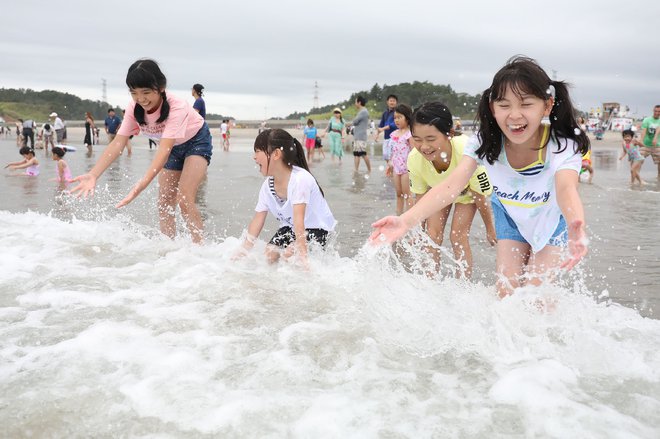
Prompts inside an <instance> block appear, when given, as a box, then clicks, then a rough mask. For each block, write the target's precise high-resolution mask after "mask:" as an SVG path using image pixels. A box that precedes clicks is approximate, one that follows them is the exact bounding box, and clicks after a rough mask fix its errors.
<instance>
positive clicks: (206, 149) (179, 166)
mask: <svg viewBox="0 0 660 439" xmlns="http://www.w3.org/2000/svg"><path fill="white" fill-rule="evenodd" d="M212 154H213V144H212V143H211V132H210V131H209V126H208V125H207V124H206V122H204V125H202V127H201V128H200V129H199V131H197V134H195V135H194V136H193V137H192V138H191V139H190V140H188V141H187V142H184V143H181V144H180V145H174V147H173V148H172V151H170V157H169V158H168V159H167V163H165V169H169V170H170V171H181V170H183V162H184V161H185V160H186V157H188V156H191V155H201V156H202V157H204V158H205V159H206V161H207V163H208V164H211V155H212Z"/></svg>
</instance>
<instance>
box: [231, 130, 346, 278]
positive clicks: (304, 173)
mask: <svg viewBox="0 0 660 439" xmlns="http://www.w3.org/2000/svg"><path fill="white" fill-rule="evenodd" d="M254 161H255V162H256V163H257V165H258V166H259V171H260V172H261V174H262V175H264V176H265V177H267V178H266V180H265V181H264V183H263V184H262V185H261V190H260V191H259V201H258V202H257V207H256V208H255V210H256V213H255V215H254V218H252V221H251V222H250V224H249V225H248V230H247V237H246V239H245V241H244V243H243V251H246V250H249V249H251V248H252V247H253V246H254V241H255V240H256V239H257V237H258V236H259V233H261V230H262V229H263V227H264V223H265V221H266V215H267V214H268V212H270V213H272V214H273V215H274V216H275V217H277V219H278V220H279V222H280V228H279V229H278V231H277V232H276V233H275V235H274V236H273V237H272V238H271V240H270V242H269V243H268V245H267V246H266V257H267V258H268V261H269V262H271V263H273V262H276V261H277V260H278V259H279V257H280V250H281V249H284V257H285V258H289V257H291V256H293V255H294V254H295V255H296V257H297V258H298V261H299V262H300V263H301V264H302V265H303V266H305V267H306V266H307V242H308V241H316V242H317V243H319V244H321V246H325V244H326V239H327V236H328V232H331V231H333V230H334V228H335V225H336V224H337V221H335V218H334V217H333V216H332V212H331V211H330V207H329V206H328V203H327V202H326V200H325V198H324V196H323V191H322V190H321V187H320V186H319V185H318V183H317V181H316V179H315V178H314V176H313V175H312V174H310V172H309V168H308V167H307V162H306V160H305V151H304V150H303V146H302V145H301V144H300V142H299V141H298V140H296V139H294V138H293V137H292V136H291V135H290V134H289V133H288V132H286V131H284V130H281V129H271V130H265V131H263V132H261V133H260V134H259V135H258V136H257V138H256V139H255V141H254Z"/></svg>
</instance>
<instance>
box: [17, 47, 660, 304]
mask: <svg viewBox="0 0 660 439" xmlns="http://www.w3.org/2000/svg"><path fill="white" fill-rule="evenodd" d="M126 85H127V86H128V88H129V91H130V94H131V96H132V101H131V102H130V103H129V104H128V105H127V108H126V110H125V112H124V113H123V117H121V118H120V117H118V116H117V115H116V113H115V110H114V109H109V110H108V115H107V117H106V119H105V121H104V125H105V132H106V135H107V137H108V141H109V143H108V146H107V147H106V148H105V150H104V152H103V154H101V156H100V158H99V159H98V160H97V162H96V164H95V165H94V166H93V167H92V168H91V169H90V170H89V171H88V172H87V173H85V174H83V175H79V176H77V177H75V178H73V177H72V175H71V171H70V168H69V166H68V164H67V163H66V161H65V160H64V156H65V154H66V152H67V146H66V125H65V123H64V121H63V120H62V119H61V118H60V117H59V116H58V114H57V113H55V112H53V113H51V114H50V118H51V121H52V125H51V124H50V123H49V124H45V125H44V126H43V127H42V130H41V131H40V133H39V134H38V138H39V140H40V141H41V142H42V147H43V148H45V150H46V153H48V150H49V148H50V151H51V153H52V158H53V160H55V161H56V162H57V166H56V169H57V176H56V177H57V178H56V180H57V181H58V182H60V184H67V183H73V184H75V186H74V187H72V188H71V193H72V194H75V195H77V196H83V197H87V196H90V195H93V194H94V191H95V187H96V183H97V181H98V179H99V178H100V177H101V175H102V174H103V172H104V171H105V170H106V169H107V168H108V167H109V166H110V165H111V164H112V163H113V162H114V160H116V159H117V157H119V155H120V154H122V152H123V150H124V149H125V148H126V149H127V152H128V155H130V154H131V153H132V150H131V147H130V140H131V138H132V137H133V136H136V135H139V134H142V135H145V136H147V137H148V138H149V142H150V143H149V147H150V148H151V147H152V146H154V147H155V148H156V152H155V155H154V157H153V159H152V161H151V164H150V165H149V167H148V168H147V169H146V170H145V172H144V174H143V176H142V177H141V178H140V179H139V180H138V182H137V183H136V184H135V185H134V186H133V187H132V189H131V190H130V191H129V192H128V194H126V196H125V197H124V198H123V199H122V200H121V201H120V202H119V203H118V204H117V205H116V207H118V208H120V207H123V206H126V205H127V204H129V203H130V202H132V201H133V200H134V199H135V198H136V197H137V196H139V195H140V193H141V192H142V191H143V190H144V189H146V188H147V187H148V186H149V184H150V183H151V182H152V181H153V180H154V179H156V178H157V179H158V183H159V193H158V201H157V205H158V206H157V207H158V215H159V225H160V230H161V232H162V233H163V234H165V235H167V236H169V237H172V238H173V237H174V236H175V235H176V221H175V211H176V208H177V207H178V208H179V211H180V213H181V215H182V217H183V219H184V221H185V223H186V226H187V228H188V231H189V233H190V236H191V238H192V241H193V242H195V243H202V241H203V229H204V227H203V221H202V216H201V215H200V212H199V208H198V206H197V205H196V203H195V200H196V195H197V191H198V189H199V186H200V184H201V183H202V181H203V180H204V179H205V177H206V173H207V168H208V166H209V164H210V161H211V158H212V155H213V145H212V141H211V133H210V130H209V126H208V124H207V122H206V120H205V117H206V104H205V102H204V99H203V91H204V87H203V86H202V85H201V84H194V85H193V87H192V90H191V93H192V96H193V97H194V99H195V101H194V104H192V105H191V104H190V103H188V102H187V101H186V100H184V99H182V98H179V97H177V96H174V95H172V94H170V93H168V92H167V79H166V77H165V75H164V74H163V72H162V71H161V69H160V67H159V65H158V64H157V63H156V62H155V61H153V60H150V59H140V60H137V61H136V62H135V63H133V64H132V65H131V66H130V67H129V69H128V73H127V76H126ZM386 102H387V108H386V110H385V111H384V112H383V114H382V117H381V120H380V122H379V124H378V126H377V127H375V126H373V125H372V123H371V122H370V118H369V112H368V111H367V109H366V103H367V101H366V99H365V98H364V97H363V96H357V97H356V99H355V102H354V104H355V107H356V109H357V114H356V116H355V118H354V119H353V120H351V121H346V120H344V118H343V112H342V110H341V109H340V108H335V109H334V110H333V112H332V117H331V118H330V120H329V121H328V124H327V126H326V128H325V129H324V130H319V129H318V128H317V127H316V126H315V123H314V121H313V120H312V119H309V120H308V121H307V123H306V127H305V128H304V130H303V137H302V139H301V140H300V141H299V140H298V139H296V138H295V137H294V136H292V135H291V134H290V133H289V132H288V131H286V130H283V129H267V128H265V127H264V129H260V132H259V134H258V136H257V137H256V139H255V141H254V156H253V159H254V161H255V163H256V164H257V166H258V168H259V170H260V172H261V174H262V175H263V176H264V178H265V179H264V182H263V184H262V186H261V189H260V190H259V193H258V202H257V205H256V208H255V214H254V217H253V219H252V220H251V221H250V223H249V224H248V226H247V231H246V232H245V234H244V237H243V240H242V245H241V247H240V248H239V249H238V250H237V252H236V254H235V255H234V258H235V259H238V258H241V257H242V256H244V255H245V254H246V253H248V252H249V251H250V250H251V249H252V248H253V246H254V244H255V242H256V240H257V239H258V236H259V234H260V232H261V231H262V229H263V227H264V223H265V220H266V217H267V215H268V213H270V214H272V215H273V216H274V217H276V218H277V220H278V221H279V224H280V227H279V229H278V230H277V232H276V233H275V234H274V236H272V237H271V238H270V240H269V241H268V243H267V244H266V249H265V254H266V257H267V259H268V260H269V261H270V262H275V261H277V260H278V259H280V258H285V259H288V260H292V261H295V262H296V263H299V264H300V265H301V266H303V267H308V260H307V258H308V249H309V246H310V244H311V243H314V244H313V245H314V246H318V247H321V248H322V247H324V246H325V245H326V242H327V238H328V234H330V233H332V232H333V231H334V229H335V226H336V224H337V220H336V219H335V218H334V216H333V214H332V210H331V208H330V206H329V204H328V203H327V201H326V200H325V196H324V192H323V190H322V188H321V187H320V185H319V184H318V182H317V181H316V179H315V178H314V176H313V175H312V174H311V172H310V169H309V163H312V162H313V161H314V156H315V155H316V154H319V155H321V156H322V157H324V158H325V152H324V151H323V143H324V142H327V143H328V146H329V155H330V157H331V160H332V161H333V162H335V161H337V162H341V160H342V157H343V154H344V142H345V139H346V137H347V136H348V135H349V133H350V135H352V143H351V148H352V154H353V158H354V169H355V171H358V170H359V168H360V164H361V162H364V163H365V166H366V170H367V172H371V170H372V165H371V161H370V158H369V153H368V141H369V135H370V132H371V136H372V141H374V142H375V141H378V140H379V137H380V135H381V134H382V135H383V141H382V145H383V159H384V160H385V162H386V167H385V172H386V175H387V176H388V177H390V178H391V179H392V182H393V185H394V188H395V193H396V215H395V216H388V217H385V218H382V219H380V220H378V221H376V222H375V223H374V224H373V229H374V231H373V233H372V234H371V236H370V238H369V241H370V242H371V243H372V244H373V245H376V246H379V245H383V244H390V243H395V242H396V241H398V240H401V239H404V236H405V235H406V234H407V232H408V231H409V230H410V229H412V228H413V227H415V226H417V225H420V224H421V225H422V226H423V229H424V231H425V232H426V233H427V234H428V236H429V238H430V239H431V240H432V241H433V242H434V244H435V245H433V246H428V245H426V246H423V247H420V249H421V250H423V251H426V252H428V253H429V254H430V255H431V256H432V259H433V261H434V263H435V266H433V267H429V272H436V271H437V270H439V267H440V265H439V264H440V252H439V251H438V248H439V246H440V245H441V244H442V242H443V236H444V231H445V227H446V225H447V223H448V222H449V218H450V217H451V226H450V233H449V236H450V241H451V248H452V250H453V253H454V256H455V258H456V260H457V261H459V262H460V263H461V264H462V266H463V269H462V270H461V271H460V273H459V274H458V275H459V276H462V277H466V278H469V277H470V275H471V272H472V253H471V249H470V241H469V233H470V229H471V225H472V222H473V220H474V217H475V215H476V212H477V211H479V214H480V216H481V218H482V220H483V222H484V225H485V228H486V239H487V241H488V242H489V243H490V244H491V245H492V246H496V262H495V265H496V272H497V273H498V280H497V290H498V294H499V295H500V297H504V296H506V295H509V294H511V293H512V292H513V291H514V290H515V289H516V288H518V287H520V286H522V285H525V284H532V285H536V284H540V283H541V282H543V281H545V280H546V279H547V278H548V277H552V276H553V274H554V273H556V271H557V270H558V269H560V268H565V269H571V268H572V267H574V266H575V265H576V264H577V263H579V262H580V260H581V259H582V258H583V257H584V256H585V255H586V253H587V237H586V232H585V225H586V223H585V217H584V209H583V206H582V202H581V200H580V196H579V193H578V190H577V187H578V182H579V179H580V173H581V172H584V171H586V172H588V173H589V181H591V179H592V178H593V174H594V171H593V167H592V166H591V161H590V140H589V137H588V136H587V133H586V129H585V128H584V122H583V121H580V120H579V119H578V118H577V117H576V114H577V112H576V111H575V108H574V107H573V105H572V104H571V99H570V96H569V92H568V87H567V85H566V84H565V83H564V82H562V81H557V80H552V79H550V78H549V77H548V75H547V73H546V72H545V71H544V70H543V69H542V68H541V67H540V66H539V65H538V64H537V62H536V61H535V60H533V59H530V58H527V57H524V56H517V57H514V58H512V59H510V60H508V61H507V62H506V64H505V65H504V66H503V67H502V68H501V69H500V70H499V71H498V72H497V73H496V74H495V76H494V77H493V80H492V83H491V84H490V86H489V87H488V88H487V89H485V90H484V92H483V93H482V97H481V101H480V102H479V106H478V110H477V120H478V127H477V130H476V132H475V133H474V135H472V136H468V135H467V134H463V133H462V132H461V130H460V126H456V125H455V121H454V118H453V117H452V113H451V109H450V108H448V107H447V106H446V105H444V104H443V103H441V102H433V101H432V102H426V103H424V104H423V105H421V106H418V107H417V108H414V109H413V108H411V106H409V105H407V104H405V103H399V101H398V98H397V96H395V95H390V96H388V97H387V100H386ZM560 102H561V105H558V103H560ZM659 127H660V105H658V106H656V107H655V108H654V112H653V116H652V117H649V118H646V119H645V120H644V122H643V124H642V132H641V140H637V139H635V136H634V133H633V132H632V131H630V130H624V131H623V133H622V136H623V140H622V155H621V157H620V158H621V159H623V158H624V157H628V159H629V161H630V164H631V183H633V184H635V183H637V184H642V180H641V178H640V176H639V169H640V167H641V163H642V162H643V160H644V158H646V157H648V156H651V157H652V159H653V160H654V163H656V164H657V165H658V173H659V174H658V175H659V177H660V149H659V148H658V144H657V141H658V133H659V132H660V130H658V128H659ZM21 128H22V131H21V135H22V140H20V142H21V144H20V145H21V149H20V151H19V153H20V155H21V156H22V157H23V160H21V161H18V162H13V163H10V164H8V165H7V166H6V168H9V169H14V170H24V171H23V172H24V173H25V175H28V176H31V177H34V176H37V175H39V161H38V159H37V158H36V156H35V152H34V147H35V145H34V130H35V129H36V125H35V123H34V122H33V121H32V120H29V121H21ZM221 136H222V147H223V149H224V150H225V151H228V150H229V138H230V130H229V121H228V120H223V122H222V124H221ZM28 141H29V142H30V146H28V145H27V144H28ZM83 143H84V145H85V146H86V148H87V150H88V154H89V155H91V153H92V147H93V145H95V144H98V128H96V124H95V122H94V118H93V117H92V115H91V114H90V113H87V114H86V115H85V137H84V141H83ZM452 206H453V209H452ZM420 246H421V244H420ZM566 249H567V251H566Z"/></svg>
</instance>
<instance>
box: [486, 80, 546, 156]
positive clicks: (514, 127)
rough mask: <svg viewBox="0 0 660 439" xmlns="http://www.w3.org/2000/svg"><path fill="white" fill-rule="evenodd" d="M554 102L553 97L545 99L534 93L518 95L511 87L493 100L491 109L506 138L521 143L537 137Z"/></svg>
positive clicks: (517, 143)
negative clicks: (542, 122) (497, 98)
mask: <svg viewBox="0 0 660 439" xmlns="http://www.w3.org/2000/svg"><path fill="white" fill-rule="evenodd" d="M552 103H553V100H552V99H548V100H544V99H541V98H538V97H536V96H534V95H529V94H523V95H522V96H518V95H517V94H516V93H514V92H513V90H511V88H510V87H509V88H507V90H506V93H505V94H504V96H502V97H501V98H500V99H499V100H497V101H495V102H491V104H490V110H491V111H492V113H493V116H494V117H495V120H496V121H497V125H498V126H499V127H500V130H502V133H504V135H505V136H506V138H507V139H509V141H511V142H512V143H514V144H516V145H521V144H524V143H526V142H529V141H530V140H531V139H534V138H535V136H536V134H537V132H538V129H539V127H540V126H541V119H543V117H544V116H548V115H550V110H552ZM536 146H538V145H536Z"/></svg>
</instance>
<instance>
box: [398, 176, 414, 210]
mask: <svg viewBox="0 0 660 439" xmlns="http://www.w3.org/2000/svg"><path fill="white" fill-rule="evenodd" d="M401 193H402V195H403V200H404V203H405V204H404V210H408V209H410V208H411V207H412V206H413V204H415V203H414V199H413V197H412V193H411V192H410V176H409V175H408V174H407V173H406V174H402V175H401Z"/></svg>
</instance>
